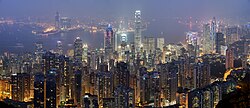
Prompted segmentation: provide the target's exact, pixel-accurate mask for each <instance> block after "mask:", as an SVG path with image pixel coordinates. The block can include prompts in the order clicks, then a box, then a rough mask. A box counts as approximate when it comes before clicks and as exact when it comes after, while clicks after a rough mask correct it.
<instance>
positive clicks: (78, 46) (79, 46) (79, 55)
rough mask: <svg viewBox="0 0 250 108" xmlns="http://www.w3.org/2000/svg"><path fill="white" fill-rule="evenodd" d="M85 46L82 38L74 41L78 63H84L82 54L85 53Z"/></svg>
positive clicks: (75, 57)
mask: <svg viewBox="0 0 250 108" xmlns="http://www.w3.org/2000/svg"><path fill="white" fill-rule="evenodd" d="M82 47H83V44H82V40H81V39H80V37H76V39H75V41H74V61H75V62H76V63H82V53H83V49H82Z"/></svg>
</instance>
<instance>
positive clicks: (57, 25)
mask: <svg viewBox="0 0 250 108" xmlns="http://www.w3.org/2000/svg"><path fill="white" fill-rule="evenodd" d="M55 27H56V29H60V15H59V12H56V16H55Z"/></svg>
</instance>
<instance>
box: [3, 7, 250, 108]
mask: <svg viewBox="0 0 250 108" xmlns="http://www.w3.org/2000/svg"><path fill="white" fill-rule="evenodd" d="M58 17H59V14H58V13H57V16H56V22H58V21H59V19H58ZM65 20H66V19H65ZM61 21H63V22H64V20H63V19H62V20H61ZM56 25H58V23H56ZM219 27H220V26H219V25H218V24H217V23H216V20H215V18H213V20H212V22H211V24H205V25H204V26H203V31H202V33H201V34H202V35H201V36H200V35H199V34H200V33H199V32H187V36H186V43H183V44H181V43H179V44H172V43H170V44H165V40H164V38H154V37H147V36H142V31H143V27H142V16H141V11H139V10H137V11H136V12H135V20H134V35H133V38H131V37H129V35H127V34H126V32H124V31H119V30H122V29H117V31H116V30H115V29H113V27H112V26H111V25H108V27H107V28H106V30H105V31H104V46H103V48H101V49H90V48H88V45H87V44H83V42H82V40H81V38H80V37H77V38H76V39H75V41H74V43H73V51H74V52H73V55H72V56H71V55H67V54H64V52H65V51H64V50H63V47H62V44H63V43H62V42H61V41H58V42H57V47H56V49H55V50H53V51H46V50H45V49H44V48H43V44H42V43H36V44H35V47H36V48H35V51H34V53H27V54H23V55H16V54H11V53H5V54H4V55H3V56H1V58H0V74H1V81H0V83H1V84H0V87H1V88H0V90H1V92H0V99H1V100H5V101H6V102H8V103H14V104H15V105H24V106H25V105H26V106H30V107H34V108H56V107H59V108H76V107H83V108H135V107H167V106H169V107H171V106H173V105H177V106H181V107H190V108H191V107H215V106H216V105H217V104H218V102H219V101H220V100H221V99H222V97H223V95H224V94H227V93H230V92H232V91H233V90H234V89H235V87H236V83H237V78H234V77H233V78H231V79H234V80H231V79H230V78H228V79H226V80H225V79H223V77H217V76H216V75H214V74H215V73H216V72H214V71H213V68H214V63H219V64H221V65H222V66H221V67H219V68H225V70H228V71H230V72H231V71H232V70H235V68H236V67H235V62H234V61H235V60H236V59H237V60H238V59H239V60H240V61H241V62H240V66H239V67H240V68H241V70H242V71H240V72H242V73H244V72H246V71H243V70H244V69H248V68H249V59H250V56H249V54H250V53H249V47H250V44H249V43H250V41H249V39H250V38H249V33H250V32H249V30H250V28H246V27H224V28H223V27H221V28H219ZM237 65H238V64H237ZM248 72H249V71H248ZM221 73H222V74H224V72H221ZM232 73H233V72H231V73H229V74H232ZM225 74H226V73H225ZM232 75H235V74H232ZM239 76H242V75H239Z"/></svg>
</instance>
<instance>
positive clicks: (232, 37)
mask: <svg viewBox="0 0 250 108" xmlns="http://www.w3.org/2000/svg"><path fill="white" fill-rule="evenodd" d="M225 35H226V45H227V46H229V45H231V44H233V43H234V42H236V41H238V40H239V28H238V27H237V26H233V27H228V28H226V34H225Z"/></svg>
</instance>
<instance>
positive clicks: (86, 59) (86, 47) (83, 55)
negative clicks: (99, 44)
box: [82, 43, 90, 63]
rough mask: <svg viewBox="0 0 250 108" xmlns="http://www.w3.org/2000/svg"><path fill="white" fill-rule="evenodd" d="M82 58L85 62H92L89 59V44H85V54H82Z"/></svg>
mask: <svg viewBox="0 0 250 108" xmlns="http://www.w3.org/2000/svg"><path fill="white" fill-rule="evenodd" d="M82 60H83V61H84V62H86V63H87V62H90V61H88V44H86V43H85V44H83V54H82Z"/></svg>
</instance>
